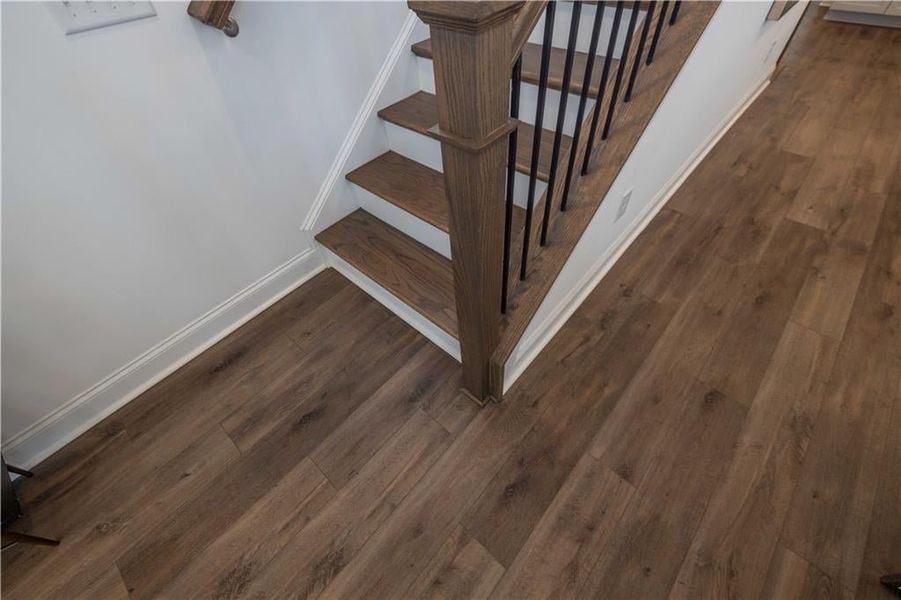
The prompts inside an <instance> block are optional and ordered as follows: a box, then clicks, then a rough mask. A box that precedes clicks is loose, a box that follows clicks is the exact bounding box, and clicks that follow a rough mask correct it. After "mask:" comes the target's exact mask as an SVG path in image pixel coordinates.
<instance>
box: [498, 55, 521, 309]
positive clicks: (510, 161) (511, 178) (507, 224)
mask: <svg viewBox="0 0 901 600" xmlns="http://www.w3.org/2000/svg"><path fill="white" fill-rule="evenodd" d="M511 80H512V83H511V86H510V87H511V90H510V117H512V118H514V119H518V118H519V89H520V87H521V82H522V55H521V54H520V56H519V58H518V59H516V64H515V65H513V75H512V77H511ZM518 129H519V128H514V129H513V131H511V132H510V139H509V142H508V143H509V146H508V149H507V207H506V211H507V212H506V215H504V279H503V281H501V313H506V312H507V284H508V282H509V279H510V239H511V237H512V230H513V183H514V182H515V181H516V143H517V141H518V134H519V131H518Z"/></svg>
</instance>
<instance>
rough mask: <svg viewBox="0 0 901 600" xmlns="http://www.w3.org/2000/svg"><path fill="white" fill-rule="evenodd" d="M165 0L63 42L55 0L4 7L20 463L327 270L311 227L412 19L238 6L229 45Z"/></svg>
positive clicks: (5, 366)
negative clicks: (319, 199)
mask: <svg viewBox="0 0 901 600" xmlns="http://www.w3.org/2000/svg"><path fill="white" fill-rule="evenodd" d="M155 6H156V9H157V12H158V16H156V17H153V18H150V19H145V20H141V21H137V22H132V23H127V24H123V25H117V26H113V27H109V28H105V29H101V30H96V31H93V32H87V33H82V34H77V35H73V36H65V35H64V34H63V31H62V29H61V28H60V26H59V25H58V24H57V22H56V21H55V20H54V17H53V15H52V14H51V12H50V10H49V9H48V7H47V6H45V5H43V4H39V3H12V2H4V3H3V4H2V111H3V112H2V118H3V132H2V135H3V139H2V152H3V154H2V156H3V166H2V182H3V183H2V192H3V198H2V211H3V213H2V261H3V262H2V264H3V274H2V290H3V304H2V331H3V342H2V372H3V378H2V394H3V396H2V410H3V415H2V417H3V420H2V436H3V443H4V452H6V453H7V458H12V457H13V456H15V458H17V459H18V462H21V463H25V464H30V463H32V462H34V460H36V459H38V458H41V457H42V456H45V455H46V454H47V453H49V452H50V451H51V450H53V449H55V448H56V447H58V446H59V445H60V444H61V443H62V442H64V441H66V440H67V439H68V438H71V437H72V436H73V435H75V434H77V433H78V432H79V431H80V430H81V429H83V428H84V427H86V426H87V425H89V424H91V422H93V421H95V420H96V419H97V418H98V417H99V416H102V413H103V412H104V411H109V410H112V408H115V406H116V405H118V404H121V402H122V401H124V400H127V399H129V398H130V397H132V396H133V395H134V393H135V392H136V391H137V390H138V389H140V388H141V387H142V386H146V385H147V384H148V383H149V382H151V381H152V380H153V379H155V378H159V377H160V376H161V375H163V374H165V372H167V370H168V369H171V367H172V366H173V364H177V363H179V362H181V361H183V360H184V359H185V358H186V357H187V356H190V355H191V354H192V353H194V352H196V351H197V350H198V349H200V348H202V347H204V346H205V345H206V344H208V343H209V342H210V341H211V340H213V339H216V338H218V337H219V336H221V335H222V333H223V332H224V331H227V330H228V329H229V328H232V327H234V326H235V325H236V324H238V323H240V322H241V321H242V320H244V319H246V318H247V317H248V316H249V315H251V314H253V313H254V312H255V311H257V310H259V309H260V308H261V307H262V306H264V305H265V304H266V303H268V302H269V301H271V300H272V299H273V297H275V296H277V295H278V294H281V293H283V292H284V291H286V290H288V289H290V288H291V287H293V286H294V285H296V284H297V282H298V281H299V280H302V279H303V277H305V276H306V275H308V274H309V273H310V272H312V271H313V270H315V269H316V268H318V266H319V265H320V264H321V260H320V258H319V257H318V254H317V253H316V252H315V251H314V250H313V249H312V243H311V240H310V238H309V235H308V234H307V233H306V232H302V231H300V227H301V225H302V224H303V223H304V221H305V219H306V217H307V213H308V211H309V210H310V207H311V205H312V203H313V199H314V197H315V196H316V194H317V191H318V190H319V188H320V185H321V184H322V182H323V179H324V178H325V176H326V173H327V172H328V171H329V167H330V166H331V165H332V162H333V160H334V159H335V156H336V154H337V153H338V150H339V147H340V146H341V144H342V140H343V139H344V138H345V136H346V134H347V132H348V129H349V128H350V127H351V124H352V122H353V121H354V118H355V116H356V115H357V112H358V110H359V109H360V107H361V103H363V101H364V98H366V95H367V92H368V91H369V89H370V86H371V85H372V84H373V79H374V78H375V77H376V75H377V73H378V72H379V69H380V67H381V66H382V63H383V61H384V60H385V56H386V54H387V53H388V50H389V48H391V47H392V44H393V43H394V42H395V38H396V37H397V36H398V33H399V31H400V29H401V26H402V25H403V23H404V20H405V19H406V17H407V15H408V10H407V8H406V5H405V3H403V2H393V3H388V4H385V3H366V2H352V3H326V2H314V3H270V2H242V3H238V4H237V5H236V8H235V11H234V13H233V15H234V16H235V17H236V18H237V19H238V21H239V22H240V26H241V33H240V35H239V37H237V38H235V39H229V38H227V37H225V36H224V35H223V34H222V33H221V32H218V31H216V30H213V29H211V28H208V27H206V26H203V25H201V24H200V23H198V22H196V21H195V20H194V19H191V18H189V17H188V16H187V15H186V14H185V7H186V4H185V3H181V2H179V3H167V2H156V3H155ZM223 303H224V304H223ZM211 311H212V312H211ZM117 403H118V404H117Z"/></svg>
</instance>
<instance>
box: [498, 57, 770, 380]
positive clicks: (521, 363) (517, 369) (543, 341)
mask: <svg viewBox="0 0 901 600" xmlns="http://www.w3.org/2000/svg"><path fill="white" fill-rule="evenodd" d="M771 76H772V71H770V72H768V73H767V75H766V77H764V78H763V80H762V81H761V82H760V83H759V84H758V85H757V86H755V87H754V88H753V89H752V91H751V92H750V93H749V94H748V95H747V96H745V98H744V99H743V100H742V101H741V102H740V103H739V104H738V106H736V108H735V110H733V111H732V112H731V113H730V114H728V115H727V116H726V117H725V118H724V119H723V120H722V121H721V122H720V124H719V125H718V126H717V127H716V128H715V129H714V130H713V131H712V132H711V134H710V135H709V136H708V137H707V139H706V140H705V141H704V142H703V143H702V144H700V146H698V148H697V150H695V152H694V153H692V154H691V155H690V156H689V157H688V158H687V159H686V161H685V162H684V163H683V164H682V166H681V167H680V168H679V169H677V170H676V172H675V173H674V174H673V176H672V177H671V178H670V179H669V181H668V182H667V183H666V184H665V185H664V186H663V187H662V188H661V190H660V191H659V192H658V193H657V195H656V196H655V197H654V199H653V200H651V202H649V203H648V204H647V206H646V207H645V208H644V210H642V211H641V212H640V213H639V214H638V215H636V217H635V219H634V220H633V221H632V222H631V223H630V224H629V226H628V227H627V228H626V229H625V230H624V231H623V232H622V233H621V234H620V236H619V237H618V238H617V239H616V241H615V242H614V243H613V244H611V245H610V246H609V247H608V248H607V249H606V250H605V251H604V252H603V253H602V254H601V256H600V257H598V260H597V261H595V263H594V264H593V265H592V266H591V268H589V269H588V270H587V271H586V273H585V275H584V276H583V277H582V278H581V279H580V280H579V282H578V283H577V284H576V285H575V286H573V287H572V289H571V290H570V291H569V293H568V294H566V296H565V297H564V298H563V300H562V301H561V302H560V304H559V306H558V308H557V309H556V310H554V311H551V313H550V314H549V315H548V317H547V318H546V319H545V320H544V321H543V322H542V323H541V324H540V325H539V326H538V327H537V328H536V329H535V330H534V332H533V333H532V334H531V335H530V336H529V337H528V338H525V339H523V340H522V341H521V342H520V344H517V348H516V351H515V353H514V358H513V360H511V361H510V363H508V365H507V366H506V368H505V369H504V391H505V392H506V391H507V390H508V389H510V387H511V386H512V385H513V384H514V383H515V382H516V380H517V379H519V377H520V375H522V373H523V372H524V371H525V369H526V367H528V366H529V365H530V364H531V363H532V361H533V360H535V357H537V356H538V354H539V353H540V352H541V351H542V350H543V349H544V347H545V346H546V345H547V344H548V342H550V341H551V339H553V337H554V336H555V335H556V334H557V332H558V331H560V328H561V327H563V325H564V324H565V323H566V321H567V320H569V318H570V317H571V316H572V315H573V313H575V312H576V310H577V309H578V308H579V306H581V304H582V302H584V301H585V299H586V298H587V297H588V295H589V294H590V293H591V292H592V291H594V288H596V287H597V286H598V284H599V283H600V282H601V280H602V279H603V278H604V276H605V275H606V274H607V273H608V272H609V271H610V269H611V268H612V267H613V265H614V264H616V261H618V260H619V259H620V258H621V257H622V255H623V254H624V253H625V252H626V250H628V248H629V246H631V245H632V242H634V241H635V239H636V238H637V237H638V235H639V234H640V233H641V232H642V231H644V229H645V227H647V226H648V224H649V223H650V222H651V220H652V219H653V218H654V217H655V216H656V215H657V213H658V212H660V209H662V208H663V206H664V205H665V204H666V203H667V202H668V201H669V199H670V198H671V197H672V196H673V194H675V193H676V190H678V189H679V187H680V186H681V185H682V184H683V183H684V182H685V180H686V179H688V177H689V175H691V174H692V172H693V171H694V170H695V169H696V168H697V166H698V165H699V164H701V161H703V160H704V158H706V157H707V154H709V153H710V151H711V150H712V149H713V148H714V146H716V144H717V142H719V141H720V139H721V138H722V137H723V136H724V135H725V134H726V132H727V131H729V129H730V128H731V127H732V125H734V124H735V122H736V121H738V119H739V118H740V117H741V115H742V114H744V112H745V111H746V110H747V109H748V107H749V106H751V104H753V103H754V101H755V100H756V99H757V97H758V96H759V95H760V94H761V93H762V92H763V90H765V89H766V87H767V86H768V85H769V83H770V78H771Z"/></svg>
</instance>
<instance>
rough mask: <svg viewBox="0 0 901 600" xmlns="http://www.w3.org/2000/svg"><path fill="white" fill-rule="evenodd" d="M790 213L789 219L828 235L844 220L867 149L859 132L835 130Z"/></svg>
mask: <svg viewBox="0 0 901 600" xmlns="http://www.w3.org/2000/svg"><path fill="white" fill-rule="evenodd" d="M827 140H828V141H827V143H826V147H825V150H824V151H822V152H820V153H819V154H818V155H817V157H816V159H814V164H813V166H812V167H811V169H810V173H808V176H807V179H806V180H805V181H804V184H803V185H802V186H801V189H800V190H799V191H798V194H797V196H795V199H794V201H793V203H792V206H791V208H790V209H789V212H788V215H789V218H791V219H793V220H795V221H797V222H798V223H803V224H805V225H809V226H811V227H815V228H817V229H822V230H824V231H827V230H829V229H830V228H832V227H834V226H835V224H836V223H837V222H839V221H840V220H841V219H842V218H843V215H842V210H841V209H842V206H843V203H842V195H843V193H844V190H845V183H846V182H847V181H848V179H849V177H850V176H851V171H852V169H853V167H854V159H855V157H856V156H857V153H858V152H859V151H860V148H861V147H862V145H863V139H862V138H861V136H860V134H859V132H857V131H849V130H847V129H843V128H840V127H833V128H832V129H831V130H830V132H829V134H828V136H827Z"/></svg>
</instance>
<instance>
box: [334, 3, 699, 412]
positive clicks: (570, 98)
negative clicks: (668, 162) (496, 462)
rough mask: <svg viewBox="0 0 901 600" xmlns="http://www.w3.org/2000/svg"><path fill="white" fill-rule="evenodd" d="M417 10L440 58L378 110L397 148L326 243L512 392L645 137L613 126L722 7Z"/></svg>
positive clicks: (419, 50) (428, 43)
mask: <svg viewBox="0 0 901 600" xmlns="http://www.w3.org/2000/svg"><path fill="white" fill-rule="evenodd" d="M409 4H410V7H411V8H412V9H413V10H414V11H416V12H417V14H418V16H419V17H420V18H421V19H422V20H423V21H425V22H426V23H427V24H429V25H430V28H431V33H432V38H431V39H427V40H422V41H420V42H418V43H416V44H414V45H413V46H412V48H411V51H412V52H413V53H414V54H415V55H416V56H417V57H418V60H421V61H433V63H434V64H433V65H432V68H431V69H421V72H422V73H424V76H423V77H422V80H421V81H420V85H421V88H422V89H421V91H418V92H416V93H415V94H413V95H411V96H409V97H407V98H405V99H403V100H401V101H400V102H397V103H395V104H392V105H390V106H387V107H385V108H383V109H382V110H380V111H379V113H378V115H379V117H380V119H381V120H382V121H383V123H384V125H385V127H386V129H387V132H388V139H389V140H390V145H391V150H390V151H388V152H385V153H384V154H381V155H380V156H376V157H374V158H372V160H370V161H369V162H367V163H366V164H364V165H362V166H360V167H359V168H356V169H354V170H353V171H351V172H350V173H348V174H347V176H346V177H347V179H348V181H350V182H351V183H352V184H354V185H355V186H358V188H359V190H358V191H360V192H361V197H362V198H364V199H365V200H364V201H362V202H361V205H362V208H359V209H357V210H355V211H354V212H352V213H351V214H349V215H347V216H346V217H344V218H343V219H341V220H340V221H338V222H337V223H334V224H333V225H331V226H330V227H328V228H327V229H325V230H324V231H322V232H321V233H319V234H318V235H317V236H316V239H317V240H318V241H319V242H320V243H321V244H322V245H323V246H324V247H325V248H326V249H327V250H328V251H329V252H331V253H333V254H334V255H335V256H336V257H338V258H339V259H341V260H342V261H344V262H345V263H346V264H348V265H350V266H351V267H353V268H354V269H356V270H357V271H358V272H359V273H360V274H362V275H363V276H365V277H366V278H368V279H369V280H370V281H371V282H373V283H374V284H376V285H378V286H380V287H381V288H383V289H384V290H386V291H387V292H388V293H390V294H391V295H392V296H394V297H395V298H396V299H398V300H400V301H401V302H403V303H404V304H406V305H407V306H409V307H410V308H412V309H413V310H415V311H416V312H417V313H418V314H419V315H421V316H422V317H424V318H425V319H427V320H428V321H429V322H431V323H432V324H433V325H435V326H437V327H438V328H440V330H441V331H443V332H444V333H446V334H447V335H448V336H450V337H451V338H452V339H455V340H457V341H458V342H459V346H460V354H461V357H462V365H463V380H464V386H465V389H466V390H467V391H468V392H469V393H470V394H471V395H472V397H473V398H474V399H475V400H476V401H478V402H479V403H482V402H484V401H485V400H487V399H489V398H493V399H494V400H497V401H500V400H501V399H502V396H503V391H504V366H505V364H506V362H507V360H508V359H509V357H510V355H511V353H512V352H513V349H514V347H515V345H516V343H517V342H518V341H519V339H520V338H521V337H522V334H523V333H524V331H525V329H526V327H527V326H528V324H529V322H530V320H531V318H532V317H533V315H534V314H535V312H536V311H537V310H538V307H539V305H540V303H541V300H542V299H543V298H544V296H545V295H546V294H547V291H548V290H549V289H550V286H551V285H552V284H553V281H554V278H555V277H556V275H557V273H559V271H560V269H562V267H563V265H564V263H565V262H566V258H567V257H568V256H569V254H570V252H571V251H572V249H573V248H574V247H575V244H576V243H577V242H578V240H579V238H580V237H581V235H582V232H583V231H584V230H585V228H586V227H587V225H588V223H589V222H590V220H591V217H592V216H593V215H594V213H595V212H596V210H597V208H598V207H599V206H600V203H601V201H602V200H603V198H604V195H605V193H606V190H607V189H608V188H609V186H610V184H612V182H613V177H615V174H616V173H618V172H619V169H620V168H621V166H622V164H624V163H625V160H626V159H627V158H628V151H625V152H624V150H630V149H631V146H629V140H630V139H631V140H632V141H631V144H632V146H634V143H635V141H637V137H638V135H640V129H639V130H638V132H637V134H636V131H635V128H634V127H630V128H629V129H628V130H625V128H624V131H623V132H622V133H621V134H619V137H617V136H618V131H617V124H618V123H619V122H620V121H621V120H622V119H623V118H625V116H626V115H627V114H629V112H630V110H633V109H635V108H637V109H638V110H640V111H641V113H640V115H638V116H639V117H640V118H639V119H638V121H639V122H643V123H644V124H646V123H647V121H649V120H650V118H651V116H653V113H654V111H655V110H656V106H657V105H658V104H659V101H660V100H661V99H662V96H663V94H664V93H665V91H666V88H668V86H669V83H670V82H671V81H672V79H673V78H674V77H675V75H676V73H678V70H679V68H681V65H682V63H683V62H684V60H685V59H686V58H687V56H688V53H689V52H690V50H691V48H692V47H693V46H694V43H695V42H696V41H697V39H698V37H699V36H700V33H701V32H702V31H703V29H704V27H705V26H706V23H707V22H708V21H709V19H710V18H711V17H712V15H713V12H714V10H715V4H712V3H686V4H685V6H684V7H683V6H682V5H681V3H680V2H665V1H662V2H654V1H650V2H607V3H604V2H598V3H589V2H559V3H558V2H529V3H523V2H499V1H496V2H484V1H481V2H466V3H462V2H434V1H433V2H418V1H411V2H409ZM667 54H670V56H667ZM644 79H647V80H648V85H646V86H642V81H643V80H644ZM661 83H663V84H665V85H662V86H661ZM655 95H656V98H652V97H651V96H655ZM633 96H634V100H633ZM630 116H631V118H632V122H633V123H634V122H635V120H636V119H635V117H636V114H634V113H633V114H631V115H630ZM639 124H640V123H639ZM641 129H643V125H641ZM536 138H537V139H536ZM632 138H634V139H632ZM611 145H613V146H615V148H612V149H611V150H609V151H606V150H605V148H607V147H608V146H611ZM598 165H603V168H598ZM592 178H593V179H592ZM367 208H368V209H369V210H367Z"/></svg>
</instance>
